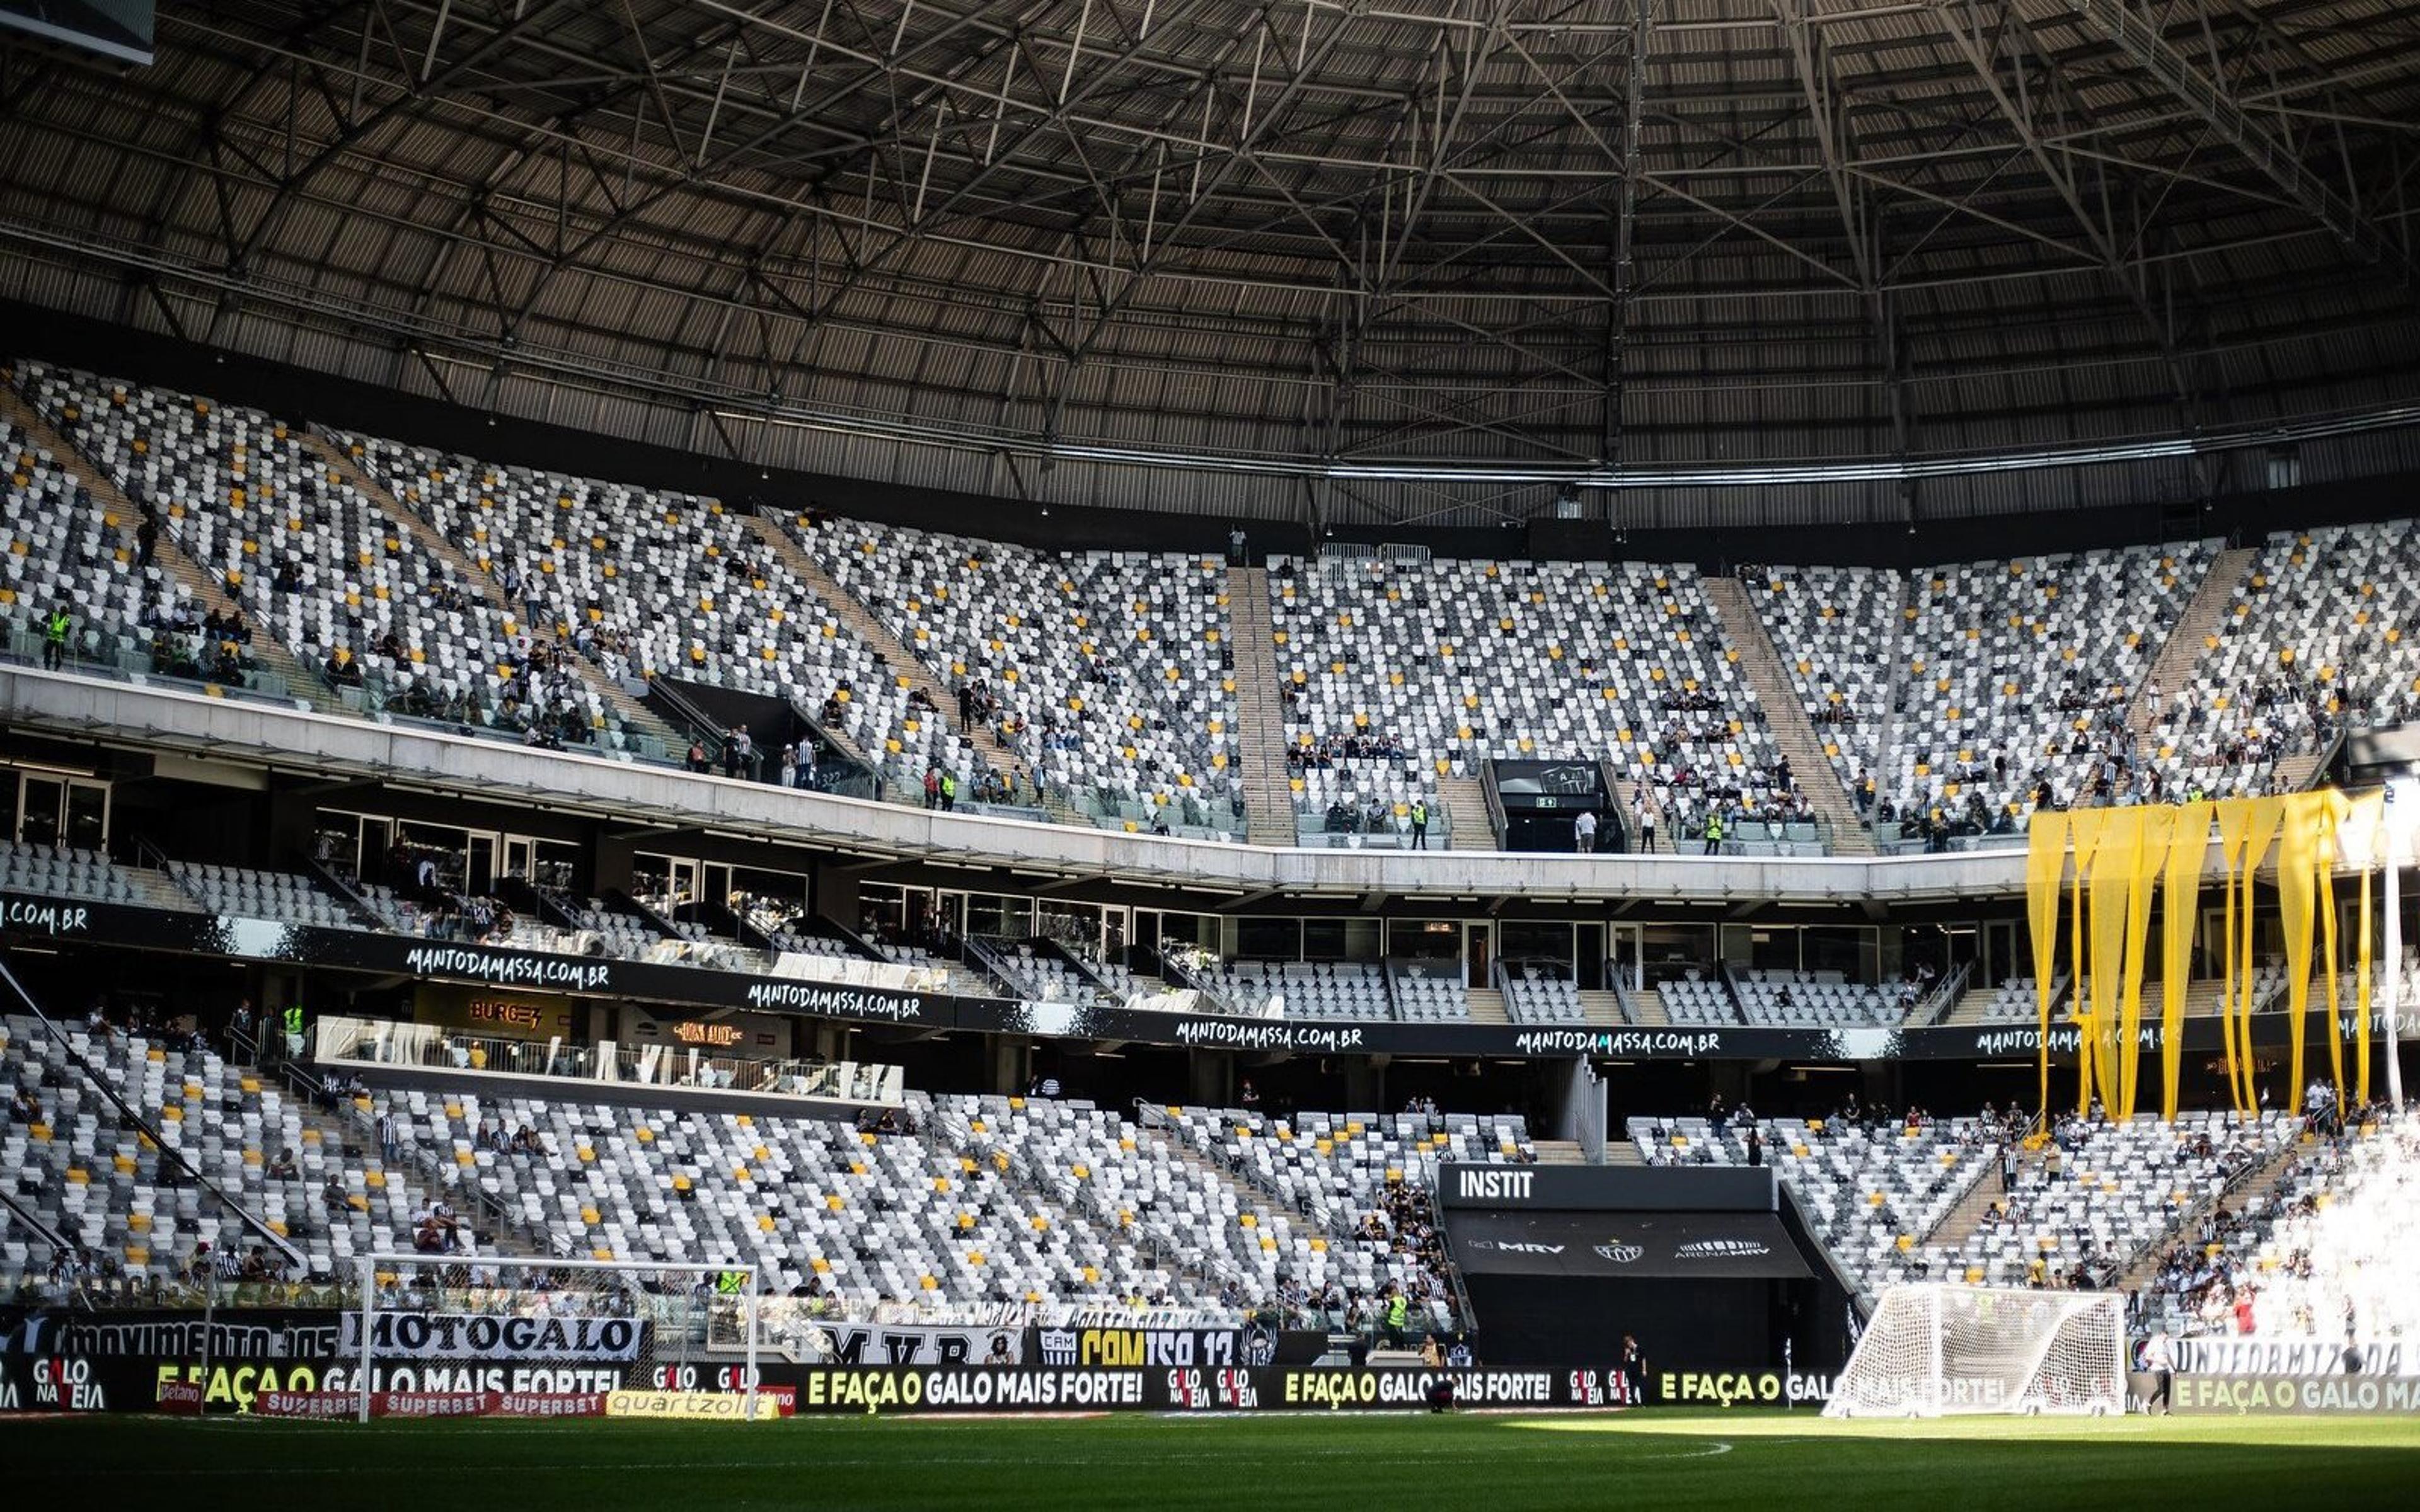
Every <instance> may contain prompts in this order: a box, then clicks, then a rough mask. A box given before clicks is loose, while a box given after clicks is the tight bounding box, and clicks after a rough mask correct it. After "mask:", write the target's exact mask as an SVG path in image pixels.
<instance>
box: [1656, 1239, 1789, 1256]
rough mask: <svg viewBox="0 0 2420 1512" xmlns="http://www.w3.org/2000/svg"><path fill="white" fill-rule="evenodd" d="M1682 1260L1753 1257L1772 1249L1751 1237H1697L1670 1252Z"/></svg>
mask: <svg viewBox="0 0 2420 1512" xmlns="http://www.w3.org/2000/svg"><path fill="white" fill-rule="evenodd" d="M1672 1253H1673V1254H1675V1255H1678V1256H1679V1257H1681V1258H1683V1259H1684V1260H1730V1259H1754V1258H1755V1257H1758V1256H1760V1255H1770V1254H1772V1253H1773V1251H1771V1250H1769V1249H1767V1248H1765V1247H1764V1245H1762V1244H1761V1243H1760V1242H1757V1241H1755V1240H1753V1239H1699V1240H1693V1241H1691V1242H1688V1243H1686V1244H1683V1245H1682V1246H1681V1247H1680V1248H1679V1249H1677V1250H1674V1251H1673V1252H1672Z"/></svg>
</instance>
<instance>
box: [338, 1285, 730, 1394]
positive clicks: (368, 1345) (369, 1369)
mask: <svg viewBox="0 0 2420 1512" xmlns="http://www.w3.org/2000/svg"><path fill="white" fill-rule="evenodd" d="M454 1267H465V1268H473V1269H478V1270H485V1271H490V1272H499V1273H510V1272H515V1271H521V1272H529V1271H540V1272H560V1271H569V1272H574V1273H582V1274H589V1275H596V1276H597V1277H598V1278H599V1279H600V1280H602V1279H604V1278H606V1277H608V1276H611V1275H614V1274H623V1275H633V1276H637V1275H644V1276H652V1277H662V1276H665V1275H668V1274H669V1275H688V1276H698V1277H702V1278H704V1279H706V1280H707V1281H708V1282H711V1281H713V1280H714V1279H716V1278H718V1277H720V1276H722V1275H726V1274H728V1273H732V1272H735V1271H736V1272H738V1273H741V1274H743V1275H744V1276H745V1277H746V1280H745V1282H744V1283H743V1285H742V1286H741V1288H740V1291H739V1310H740V1331H741V1334H742V1335H743V1337H744V1342H745V1353H746V1374H745V1375H744V1376H742V1377H741V1381H742V1382H743V1384H742V1385H741V1387H740V1390H739V1391H738V1393H737V1396H739V1397H740V1409H739V1411H740V1415H741V1416H742V1417H743V1418H750V1419H752V1418H754V1417H755V1416H756V1415H757V1412H758V1409H759V1407H760V1405H761V1402H762V1400H763V1399H764V1398H763V1393H762V1392H761V1391H760V1390H759V1388H758V1381H759V1365H761V1363H762V1361H761V1358H760V1350H759V1344H760V1342H761V1339H762V1335H763V1334H764V1327H763V1318H764V1309H763V1307H762V1305H761V1303H762V1300H763V1295H764V1292H763V1281H764V1276H763V1273H761V1272H760V1271H759V1270H758V1269H757V1267H756V1265H755V1263H754V1262H752V1261H749V1260H575V1259H555V1258H552V1257H547V1256H541V1255H497V1254H493V1253H482V1254H477V1255H467V1254H457V1255H422V1254H396V1253H380V1254H376V1255H364V1256H360V1257H357V1264H356V1269H355V1281H354V1286H355V1288H356V1289H355V1292H354V1304H353V1306H352V1307H351V1308H349V1309H348V1310H349V1311H350V1312H351V1313H353V1314H354V1315H355V1316H356V1317H358V1318H359V1319H361V1341H362V1347H361V1354H360V1355H359V1357H358V1358H357V1359H356V1360H355V1361H354V1362H353V1363H354V1365H355V1367H356V1368H355V1374H356V1375H357V1376H358V1378H359V1379H358V1381H356V1383H355V1385H354V1387H353V1395H354V1396H355V1398H356V1403H357V1405H356V1408H355V1419H356V1421H358V1422H363V1423H366V1422H368V1421H369V1420H370V1403H371V1402H372V1400H373V1399H375V1397H376V1395H377V1393H376V1392H375V1391H374V1390H373V1389H372V1382H373V1381H374V1379H375V1377H376V1374H377V1371H376V1366H377V1364H378V1359H377V1347H376V1341H377V1336H378V1331H377V1328H376V1326H375V1324H376V1319H377V1317H378V1315H379V1314H380V1312H381V1311H386V1310H389V1309H382V1308H380V1306H379V1275H380V1273H382V1272H401V1271H407V1270H429V1269H439V1270H443V1269H451V1268H454Z"/></svg>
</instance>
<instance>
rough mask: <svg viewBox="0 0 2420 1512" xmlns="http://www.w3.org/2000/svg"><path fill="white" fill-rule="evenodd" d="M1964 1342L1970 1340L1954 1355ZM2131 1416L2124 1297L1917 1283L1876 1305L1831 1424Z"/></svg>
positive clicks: (1835, 1390) (1832, 1402)
mask: <svg viewBox="0 0 2420 1512" xmlns="http://www.w3.org/2000/svg"><path fill="white" fill-rule="evenodd" d="M2003 1314H2005V1316H2003ZM1985 1328H1989V1329H1993V1330H1995V1331H1996V1332H1995V1333H1994V1335H1993V1338H1991V1339H1988V1340H1986V1339H1978V1338H1977V1337H1975V1336H1973V1335H1975V1334H1977V1333H1978V1332H1979V1330H1981V1329H1985ZM1960 1332H1963V1333H1965V1334H1966V1335H1968V1336H1967V1337H1966V1338H1965V1339H1964V1340H1963V1341H1962V1342H1959V1343H1953V1342H1952V1340H1951V1335H1953V1334H1955V1333H1960ZM2125 1411H2126V1299H2125V1298H2124V1297H2123V1296H2122V1295H2120V1294H2119V1293H2118V1292H2114V1291H2048V1290H2034V1289H2031V1288H2015V1287H1972V1286H1958V1285H1953V1284H1947V1283H1930V1284H1926V1283H1911V1284H1908V1285H1903V1286H1895V1287H1891V1288H1888V1289H1886V1290H1885V1291H1884V1293H1883V1294H1882V1296H1881V1297H1880V1298H1879V1299H1878V1300H1877V1301H1876V1303H1875V1304H1874V1310H1873V1314H1872V1316H1871V1317H1870V1318H1869V1319H1867V1321H1866V1326H1865V1331H1864V1332H1863V1333H1862V1334H1861V1335H1859V1336H1858V1339H1857V1347H1856V1349H1855V1350H1853V1351H1851V1353H1850V1355H1849V1362H1848V1364H1847V1365H1842V1366H1841V1367H1840V1374H1839V1375H1838V1378H1836V1379H1835V1380H1834V1381H1833V1383H1832V1392H1831V1396H1830V1399H1829V1400H1828V1401H1827V1402H1825V1404H1824V1407H1823V1415H1824V1416H1825V1417H1840V1418H1848V1417H1964V1416H1978V1415H1985V1414H1995V1413H1996V1414H2027V1415H2030V1414H2035V1413H2042V1414H2059V1415H2079V1416H2080V1415H2086V1414H2091V1415H2103V1414H2106V1415H2111V1416H2122V1415H2123V1414H2124V1412H2125Z"/></svg>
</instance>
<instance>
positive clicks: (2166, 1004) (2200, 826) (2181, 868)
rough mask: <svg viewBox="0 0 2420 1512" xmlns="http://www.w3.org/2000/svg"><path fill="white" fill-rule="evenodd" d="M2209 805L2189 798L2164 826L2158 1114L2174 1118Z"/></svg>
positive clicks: (2207, 842) (2207, 848) (2206, 849)
mask: <svg viewBox="0 0 2420 1512" xmlns="http://www.w3.org/2000/svg"><path fill="white" fill-rule="evenodd" d="M2210 825H2211V805H2209V804H2207V803H2188V804H2185V805H2183V806H2181V807H2180V808H2179V809H2178V810H2177V811H2176V816H2175V822H2174V824H2173V825H2171V826H2170V829H2169V832H2168V855H2167V868H2166V872H2165V875H2164V877H2163V878H2162V880H2161V883H2160V1117H2161V1118H2163V1119H2166V1120H2167V1121H2168V1122H2170V1123H2174V1122H2176V1121H2177V1079H2178V1073H2179V1072H2180V1071H2181V1070H2182V1069H2183V1066H2184V1042H2185V986H2186V983H2187V981H2188V980H2190V979H2191V977H2192V975H2193V947H2194V931H2195V925H2196V924H2197V923H2198V922H2199V920H2200V915H2201V872H2202V864H2203V861H2204V859H2205V858H2206V857H2207V856H2209V854H2210Z"/></svg>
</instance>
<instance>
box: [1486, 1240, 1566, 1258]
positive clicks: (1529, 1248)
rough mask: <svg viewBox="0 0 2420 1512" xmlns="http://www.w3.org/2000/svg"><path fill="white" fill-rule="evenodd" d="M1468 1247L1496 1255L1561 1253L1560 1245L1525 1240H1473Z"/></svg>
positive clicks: (1561, 1247)
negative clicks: (1490, 1251)
mask: <svg viewBox="0 0 2420 1512" xmlns="http://www.w3.org/2000/svg"><path fill="white" fill-rule="evenodd" d="M1470 1247H1471V1248H1472V1249H1492V1250H1494V1251H1496V1253H1497V1254H1498V1255H1560V1254H1561V1253H1562V1252H1563V1246H1561V1245H1560V1244H1533V1243H1530V1242H1528V1241H1527V1240H1519V1239H1504V1240H1490V1239H1474V1240H1472V1241H1471V1242H1470Z"/></svg>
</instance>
